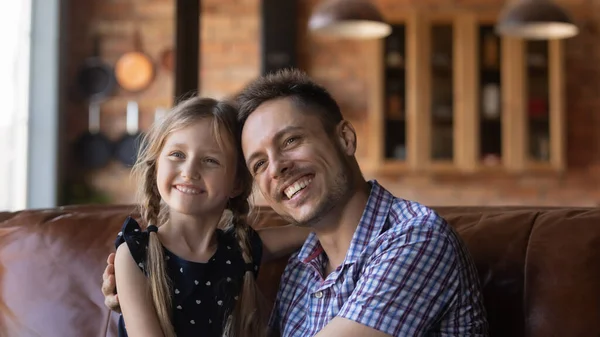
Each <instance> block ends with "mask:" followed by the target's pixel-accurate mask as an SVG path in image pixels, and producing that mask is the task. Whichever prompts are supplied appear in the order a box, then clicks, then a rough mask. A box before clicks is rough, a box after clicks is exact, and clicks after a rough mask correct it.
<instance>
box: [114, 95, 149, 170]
mask: <svg viewBox="0 0 600 337" xmlns="http://www.w3.org/2000/svg"><path fill="white" fill-rule="evenodd" d="M141 136H142V133H141V132H139V108H138V104H137V102H133V101H130V102H127V133H126V134H125V135H123V137H122V138H121V139H120V140H119V141H118V142H117V144H116V146H115V152H114V156H115V158H116V159H117V160H118V161H120V162H121V163H123V165H125V166H128V167H132V166H133V164H135V161H136V160H137V155H138V149H139V145H140V139H141Z"/></svg>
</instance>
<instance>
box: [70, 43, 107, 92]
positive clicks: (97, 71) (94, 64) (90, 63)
mask: <svg viewBox="0 0 600 337" xmlns="http://www.w3.org/2000/svg"><path fill="white" fill-rule="evenodd" d="M93 49H94V50H93V56H92V57H89V58H87V59H85V60H84V61H83V64H82V65H81V67H80V68H79V71H78V72H77V77H76V83H77V87H78V88H79V91H80V93H81V95H82V96H83V98H85V99H89V100H91V101H99V100H101V99H103V98H105V97H107V96H109V95H110V94H111V93H112V90H113V89H114V87H115V74H114V70H113V68H112V67H111V66H110V65H108V64H107V63H105V62H104V61H102V59H101V58H100V37H99V36H98V35H95V36H94V37H93Z"/></svg>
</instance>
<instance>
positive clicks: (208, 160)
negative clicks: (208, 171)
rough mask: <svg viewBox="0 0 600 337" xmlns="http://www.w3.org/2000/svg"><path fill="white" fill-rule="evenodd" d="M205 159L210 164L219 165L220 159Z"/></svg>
mask: <svg viewBox="0 0 600 337" xmlns="http://www.w3.org/2000/svg"><path fill="white" fill-rule="evenodd" d="M204 161H205V162H206V163H209V164H214V165H219V161H218V160H216V159H214V158H206V159H204Z"/></svg>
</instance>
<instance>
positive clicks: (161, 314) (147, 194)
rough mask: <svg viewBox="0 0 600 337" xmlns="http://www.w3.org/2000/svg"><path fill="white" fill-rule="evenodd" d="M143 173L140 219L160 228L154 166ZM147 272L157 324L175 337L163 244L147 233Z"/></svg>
mask: <svg viewBox="0 0 600 337" xmlns="http://www.w3.org/2000/svg"><path fill="white" fill-rule="evenodd" d="M143 171H144V172H142V173H143V177H144V179H142V180H143V183H142V184H143V186H142V191H143V196H142V200H143V202H142V204H141V214H142V218H143V219H144V221H145V222H146V226H149V225H155V226H160V224H159V223H158V219H159V217H160V200H161V198H160V194H159V192H158V188H157V186H156V162H154V161H153V162H148V163H146V165H145V167H144V169H143ZM146 272H147V273H148V281H149V283H150V292H151V294H152V302H153V303H154V308H155V309H156V313H157V315H158V321H159V324H160V327H161V329H162V331H163V333H164V335H165V337H175V336H176V335H175V330H174V328H173V324H172V323H171V307H172V303H173V301H172V298H171V285H170V280H169V278H168V275H167V270H166V265H165V256H164V250H163V248H162V244H161V243H160V240H159V239H158V234H157V233H156V232H150V233H148V251H147V255H146Z"/></svg>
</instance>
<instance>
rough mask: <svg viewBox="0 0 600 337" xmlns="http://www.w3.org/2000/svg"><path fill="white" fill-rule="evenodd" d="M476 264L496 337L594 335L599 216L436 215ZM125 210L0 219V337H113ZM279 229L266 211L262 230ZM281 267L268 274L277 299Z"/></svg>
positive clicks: (453, 211) (598, 320)
mask: <svg viewBox="0 0 600 337" xmlns="http://www.w3.org/2000/svg"><path fill="white" fill-rule="evenodd" d="M437 210H438V211H439V213H440V214H441V215H442V216H444V217H445V218H446V219H447V220H448V221H449V222H450V223H451V224H452V225H453V226H454V227H455V228H456V229H457V230H458V231H459V233H460V234H461V236H462V238H463V239H464V240H465V242H466V243H467V245H468V247H469V249H470V250H471V252H472V254H473V256H474V257H475V260H476V263H477V267H478V269H479V274H480V277H481V282H482V285H483V291H484V296H485V304H486V307H487V310H488V317H489V322H490V327H491V335H492V336H503V337H519V336H528V337H552V336H560V337H567V336H573V337H575V336H581V337H583V336H585V337H588V336H600V210H598V209H575V208H525V207H523V208H514V207H513V208H500V207H488V208H483V207H462V208H461V207H454V208H448V207H445V208H437ZM131 211H132V207H131V206H110V207H106V206H105V207H102V206H71V207H64V208H58V209H51V210H33V211H23V212H17V213H0V290H1V292H0V331H1V332H0V336H2V337H4V336H10V337H33V336H36V337H37V336H42V337H71V336H73V337H75V336H89V337H100V336H102V337H104V336H116V320H117V315H116V314H114V313H110V312H109V310H107V309H106V308H105V307H104V304H103V297H102V294H101V292H100V285H101V283H102V280H101V275H102V271H103V269H104V267H105V259H106V256H107V255H108V253H109V252H111V251H113V250H114V248H113V240H114V238H115V235H116V233H117V232H118V229H119V227H120V226H121V224H122V222H123V220H124V219H125V217H126V216H127V215H128V214H130V212H131ZM281 223H282V221H281V220H280V219H279V218H278V217H277V216H275V215H274V214H273V213H272V211H270V210H269V209H262V210H261V212H260V224H258V225H257V227H260V226H264V225H265V224H270V225H279V224H281ZM284 265H285V260H281V261H278V262H277V263H272V264H270V265H265V266H264V267H263V269H262V271H261V275H260V284H261V287H262V289H263V290H264V292H265V294H266V295H267V296H268V297H269V298H270V299H273V297H274V295H275V293H276V290H277V284H278V281H279V275H280V273H281V271H282V268H283V266H284Z"/></svg>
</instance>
